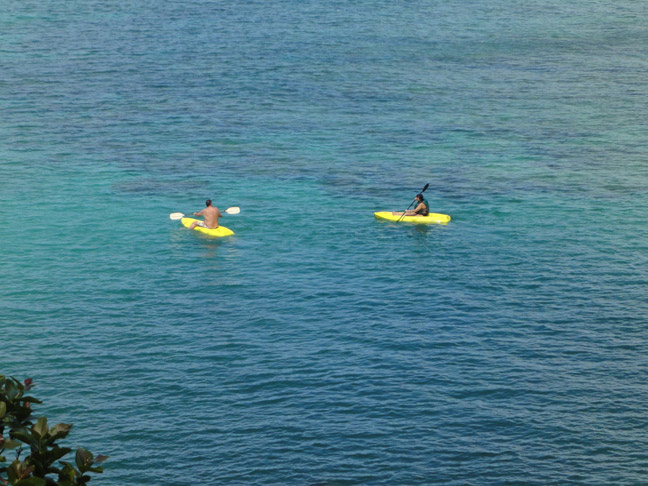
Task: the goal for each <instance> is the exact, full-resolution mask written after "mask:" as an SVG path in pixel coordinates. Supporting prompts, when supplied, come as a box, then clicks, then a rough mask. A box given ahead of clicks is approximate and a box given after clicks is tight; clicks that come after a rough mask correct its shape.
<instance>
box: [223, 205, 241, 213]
mask: <svg viewBox="0 0 648 486" xmlns="http://www.w3.org/2000/svg"><path fill="white" fill-rule="evenodd" d="M225 212H226V213H227V214H238V213H240V212H241V208H239V207H238V206H233V207H231V208H227V209H226V210H225Z"/></svg>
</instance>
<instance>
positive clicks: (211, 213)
mask: <svg viewBox="0 0 648 486" xmlns="http://www.w3.org/2000/svg"><path fill="white" fill-rule="evenodd" d="M205 205H206V206H207V207H206V208H205V209H203V210H202V211H200V212H197V213H193V214H194V216H202V217H203V218H205V221H204V222H202V221H200V222H199V221H196V222H195V223H192V224H191V226H190V229H193V228H195V227H196V226H197V225H198V224H200V223H203V224H201V225H200V226H204V227H206V228H210V229H214V228H218V218H222V217H223V215H222V214H221V212H220V210H219V209H218V208H217V207H216V206H212V202H211V200H210V199H207V202H205Z"/></svg>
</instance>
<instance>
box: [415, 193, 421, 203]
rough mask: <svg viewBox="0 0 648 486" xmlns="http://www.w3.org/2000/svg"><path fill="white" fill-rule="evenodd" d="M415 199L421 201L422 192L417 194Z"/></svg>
mask: <svg viewBox="0 0 648 486" xmlns="http://www.w3.org/2000/svg"><path fill="white" fill-rule="evenodd" d="M416 199H418V200H419V202H423V194H417V195H416Z"/></svg>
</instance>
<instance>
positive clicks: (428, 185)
mask: <svg viewBox="0 0 648 486" xmlns="http://www.w3.org/2000/svg"><path fill="white" fill-rule="evenodd" d="M428 187H430V184H425V187H424V188H423V190H421V192H419V194H423V193H424V192H425V191H426V190H427V188H428ZM417 196H418V194H417ZM414 201H416V198H414ZM414 201H412V202H411V203H410V205H409V206H407V209H406V210H405V211H407V210H408V209H409V208H411V207H412V204H414ZM405 211H403V214H401V217H400V218H398V221H396V222H397V223H398V222H399V221H400V220H401V219H403V217H404V216H405Z"/></svg>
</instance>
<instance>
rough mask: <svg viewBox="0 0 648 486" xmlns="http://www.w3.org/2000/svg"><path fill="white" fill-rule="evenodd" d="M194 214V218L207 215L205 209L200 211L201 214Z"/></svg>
mask: <svg viewBox="0 0 648 486" xmlns="http://www.w3.org/2000/svg"><path fill="white" fill-rule="evenodd" d="M193 214H194V216H202V215H203V214H205V210H204V209H203V210H202V211H199V212H197V213H193Z"/></svg>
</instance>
